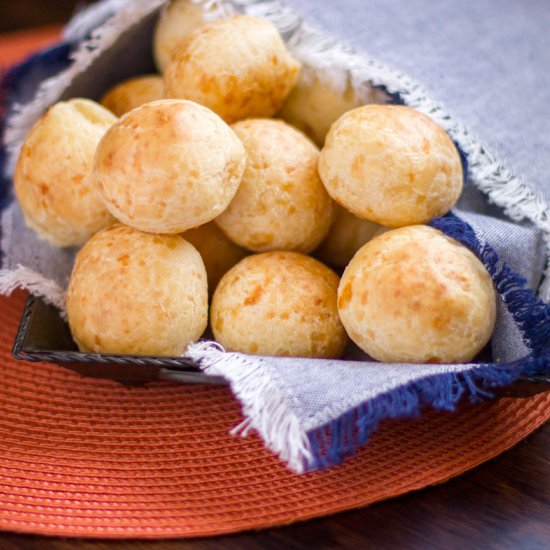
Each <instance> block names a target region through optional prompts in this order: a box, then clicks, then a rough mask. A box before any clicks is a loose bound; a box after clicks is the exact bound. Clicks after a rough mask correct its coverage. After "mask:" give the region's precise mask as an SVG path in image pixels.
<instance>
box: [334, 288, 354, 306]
mask: <svg viewBox="0 0 550 550" xmlns="http://www.w3.org/2000/svg"><path fill="white" fill-rule="evenodd" d="M352 295H353V291H352V289H351V283H348V284H347V285H345V286H344V288H343V289H342V292H341V293H340V296H339V297H338V308H339V309H344V308H346V307H347V305H348V304H349V302H350V300H351V297H352Z"/></svg>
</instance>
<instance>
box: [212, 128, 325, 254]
mask: <svg viewBox="0 0 550 550" xmlns="http://www.w3.org/2000/svg"><path fill="white" fill-rule="evenodd" d="M233 130H234V131H235V133H236V134H237V136H238V137H239V138H240V140H241V141H242V143H243V145H244V147H245V149H246V152H247V154H248V161H247V166H246V169H245V171H244V175H243V178H242V181H241V184H240V187H239V190H238V191H237V194H236V195H235V198H234V199H233V200H232V201H231V204H230V205H229V207H228V208H227V210H225V211H224V212H223V213H222V214H221V215H220V216H219V217H218V218H216V220H215V221H216V223H217V224H218V225H219V226H220V227H221V229H222V230H223V231H224V233H225V234H226V235H227V236H228V237H229V238H230V239H231V240H233V241H235V242H236V243H237V244H239V245H241V246H243V247H244V248H247V249H249V250H253V251H255V252H264V251H268V250H296V251H299V252H304V253H307V252H310V251H312V250H313V249H314V248H315V247H317V245H318V244H319V243H320V242H321V241H322V240H323V238H324V237H325V235H326V234H327V231H328V228H329V226H330V222H331V219H332V218H331V216H332V201H331V199H330V197H329V196H328V194H327V192H326V190H325V188H324V187H323V184H322V183H321V180H320V179H319V175H318V173H317V160H318V158H319V151H318V150H317V148H316V147H315V145H313V143H312V142H311V141H309V139H308V138H306V137H305V136H304V135H303V134H302V133H301V132H299V131H298V130H296V129H295V128H292V126H290V125H288V124H286V123H284V122H282V121H279V120H269V119H250V120H243V121H242V122H238V123H237V124H234V125H233Z"/></svg>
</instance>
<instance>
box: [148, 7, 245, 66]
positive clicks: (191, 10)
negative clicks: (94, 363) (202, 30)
mask: <svg viewBox="0 0 550 550" xmlns="http://www.w3.org/2000/svg"><path fill="white" fill-rule="evenodd" d="M233 13H234V9H233V8H232V6H231V5H230V4H228V3H227V2H224V1H222V2H196V1H193V0H174V1H172V2H170V3H168V4H167V5H166V6H165V7H164V8H163V10H162V12H161V14H160V17H159V20H158V21H157V25H156V27H155V34H154V36H153V55H154V58H155V63H156V65H157V68H158V70H159V71H160V72H164V70H165V69H166V67H167V65H168V63H169V62H170V59H171V57H172V52H173V50H174V48H175V47H176V46H177V45H178V44H179V43H180V42H181V41H182V40H183V39H184V38H185V37H187V36H189V35H190V34H191V33H192V32H193V31H194V30H196V29H198V28H199V27H202V26H203V25H205V24H206V23H210V22H212V20H213V19H215V18H217V17H220V16H222V15H228V14H231V15H232V14H233Z"/></svg>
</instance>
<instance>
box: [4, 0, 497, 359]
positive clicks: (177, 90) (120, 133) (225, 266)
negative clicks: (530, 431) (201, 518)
mask: <svg viewBox="0 0 550 550" xmlns="http://www.w3.org/2000/svg"><path fill="white" fill-rule="evenodd" d="M207 10H208V8H206V7H205V6H204V5H203V4H195V3H193V2H192V1H190V0H176V1H174V2H172V3H171V4H170V5H169V6H168V7H167V8H165V10H164V12H163V13H162V15H161V17H160V19H159V21H158V23H157V28H156V32H155V36H154V44H153V50H154V53H155V57H156V61H157V65H158V68H159V71H160V72H161V73H162V74H159V75H144V76H142V77H137V78H133V79H131V80H128V81H125V82H122V83H120V84H118V85H117V86H115V87H114V88H113V89H111V90H108V91H107V92H106V94H105V96H104V97H103V99H102V100H101V103H102V105H100V104H98V103H95V102H94V101H92V100H89V99H80V98H77V99H71V100H68V101H65V102H60V103H57V104H56V105H54V106H53V107H51V108H50V109H49V111H48V112H47V113H46V114H45V115H44V116H43V117H42V119H41V120H40V121H39V122H38V123H37V124H36V125H35V126H34V127H33V128H32V130H31V131H30V133H29V134H28V136H27V138H26V141H25V143H24V145H23V147H22V150H21V154H20V157H19V161H18V165H17V169H16V173H15V178H14V184H15V192H16V195H17V198H18V200H19V202H20V205H21V209H22V211H23V214H24V216H25V219H26V222H27V224H28V226H29V227H31V228H32V229H34V230H35V231H36V232H37V233H38V235H39V236H40V237H42V238H44V239H47V240H48V241H49V242H51V243H53V244H54V245H57V246H62V247H65V246H81V245H83V246H82V248H81V250H80V251H79V252H78V254H77V257H76V261H75V265H74V268H73V271H72V275H71V279H70V282H69V288H68V292H67V314H68V319H69V326H70V328H71V331H72V334H73V337H74V339H75V341H76V342H77V344H78V346H79V348H80V349H81V350H82V351H92V352H99V353H121V354H143V355H180V354H182V353H183V352H184V351H185V349H186V347H187V346H188V345H189V344H190V343H191V342H193V341H196V340H197V339H199V338H200V337H201V335H202V334H203V333H204V331H205V329H206V328H207V324H208V318H209V315H208V310H209V300H210V326H211V330H212V333H213V335H214V338H215V339H216V340H217V341H218V342H219V343H221V344H222V345H223V346H224V347H225V348H226V349H228V350H231V351H239V352H243V353H248V354H259V355H274V356H297V357H326V358H329V357H330V358H336V357H340V356H341V355H342V354H343V352H344V349H345V347H346V344H347V341H348V336H349V337H351V339H352V340H353V341H354V342H355V343H356V344H357V345H358V346H359V347H360V348H361V349H362V350H364V351H365V352H366V353H367V354H369V355H370V356H371V357H372V358H374V359H377V360H381V361H386V362H413V363H414V362H434V363H442V362H445V363H446V362H462V361H468V360H470V359H472V358H473V357H474V356H475V355H476V354H477V353H478V352H479V351H480V350H481V349H482V347H483V346H484V345H485V344H486V343H487V342H488V340H489V338H490V337H491V334H492V331H493V326H494V322H495V293H494V290H493V286H492V283H491V279H490V277H489V275H488V273H487V272H486V271H485V269H484V267H483V265H482V264H481V262H480V261H479V260H478V259H477V258H476V257H475V256H474V255H473V254H472V253H471V252H470V251H469V250H467V249H466V248H464V247H463V246H462V245H460V244H459V243H457V242H455V241H453V240H452V239H450V238H448V237H446V236H445V235H443V234H442V233H440V232H439V231H437V230H435V229H433V228H431V227H429V226H426V225H422V224H425V223H426V222H428V221H429V220H431V219H432V218H433V217H436V216H440V215H443V214H445V213H446V212H448V211H449V210H450V208H452V206H453V205H454V204H455V203H456V201H457V200H458V198H459V196H460V193H461V190H462V181H463V174H462V166H461V161H460V158H459V155H458V152H457V150H456V148H455V146H454V145H453V143H452V141H451V140H450V138H449V137H448V136H447V134H446V133H445V132H444V131H443V130H442V129H441V128H440V127H438V126H437V125H436V124H435V123H434V122H433V121H432V120H431V119H430V118H428V117H427V116H425V115H423V114H421V113H419V112H417V111H415V110H413V109H410V108H408V107H404V106H393V105H379V104H369V105H363V104H364V103H365V102H368V101H369V100H372V99H373V98H366V97H359V95H358V94H357V93H356V92H355V91H353V90H352V88H351V87H348V89H347V90H344V91H343V92H342V91H341V90H340V91H335V90H333V89H331V87H330V86H329V85H328V84H326V83H323V82H321V81H320V80H318V79H317V80H316V79H315V77H314V76H313V77H312V75H311V74H308V71H310V69H304V70H303V71H302V73H301V74H300V63H299V62H298V61H297V60H296V59H294V58H293V57H292V55H291V54H290V53H289V52H288V51H287V49H286V47H285V44H284V42H283V41H282V39H281V37H280V36H279V34H278V32H277V30H276V29H275V27H273V26H272V25H271V24H270V23H269V22H267V21H265V20H263V19H260V18H256V17H249V16H232V17H229V18H225V19H220V20H217V21H213V22H212V21H209V14H208V13H207ZM303 75H306V77H304V76H303ZM272 117H275V118H272ZM281 118H284V120H282V119H281ZM298 128H299V129H298ZM329 128H330V129H329ZM327 131H328V134H327ZM303 132H305V133H303ZM306 133H307V134H308V135H307V136H306ZM308 136H309V137H308ZM325 136H326V137H325ZM317 145H319V146H321V150H319V148H318V146H317ZM394 228H395V229H394ZM321 262H324V263H321ZM325 264H328V265H330V266H331V267H332V268H333V269H335V270H336V271H338V272H340V273H341V270H343V275H342V278H341V279H340V278H339V276H338V275H337V273H336V272H335V271H333V270H332V269H331V268H329V267H327V265H325Z"/></svg>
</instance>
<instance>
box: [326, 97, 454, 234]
mask: <svg viewBox="0 0 550 550" xmlns="http://www.w3.org/2000/svg"><path fill="white" fill-rule="evenodd" d="M319 174H320V176H321V179H322V180H323V183H324V184H325V187H326V188H327V190H328V192H329V194H330V195H331V197H332V198H333V199H334V200H335V201H337V202H338V203H340V204H341V205H342V206H344V207H345V208H347V209H348V210H350V211H351V212H353V213H354V214H355V215H356V216H359V217H361V218H365V219H367V220H370V221H373V222H376V223H379V224H381V225H387V226H393V227H396V226H403V225H412V224H416V223H423V222H426V221H429V220H430V219H432V218H434V217H436V216H441V215H443V214H445V213H446V212H448V211H449V210H450V209H451V208H452V206H453V205H454V204H455V203H456V201H457V200H458V198H459V196H460V193H461V191H462V165H461V162H460V156H459V154H458V151H457V150H456V147H455V146H454V144H453V142H452V141H451V139H450V138H449V136H448V135H447V134H446V133H445V131H444V130H443V129H442V128H440V127H439V126H438V125H437V124H436V123H435V122H434V121H433V120H432V119H430V118H429V117H427V116H426V115H424V114H422V113H419V112H418V111H415V110H414V109H411V108H409V107H404V106H400V105H366V106H364V107H359V108H358V109H354V110H353V111H349V112H347V113H346V114H344V115H343V116H342V117H341V118H340V119H338V120H337V121H336V122H335V123H334V124H333V125H332V127H331V129H330V132H329V133H328V135H327V139H326V143H325V146H324V147H323V149H322V150H321V156H320V158H319Z"/></svg>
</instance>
